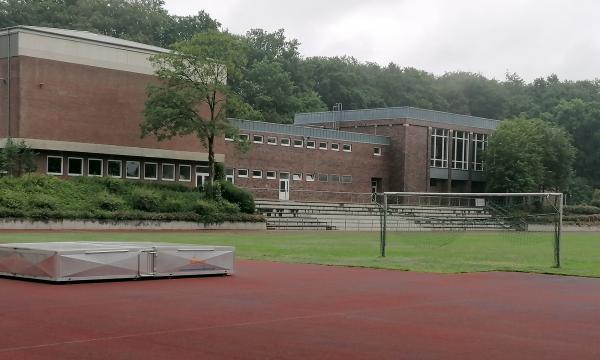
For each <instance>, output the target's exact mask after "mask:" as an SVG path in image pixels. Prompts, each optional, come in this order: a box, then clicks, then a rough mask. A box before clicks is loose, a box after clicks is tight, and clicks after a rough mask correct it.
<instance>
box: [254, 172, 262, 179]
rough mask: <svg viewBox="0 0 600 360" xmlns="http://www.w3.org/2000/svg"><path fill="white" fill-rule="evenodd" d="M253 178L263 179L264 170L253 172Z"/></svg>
mask: <svg viewBox="0 0 600 360" xmlns="http://www.w3.org/2000/svg"><path fill="white" fill-rule="evenodd" d="M252 178H254V179H262V170H252Z"/></svg>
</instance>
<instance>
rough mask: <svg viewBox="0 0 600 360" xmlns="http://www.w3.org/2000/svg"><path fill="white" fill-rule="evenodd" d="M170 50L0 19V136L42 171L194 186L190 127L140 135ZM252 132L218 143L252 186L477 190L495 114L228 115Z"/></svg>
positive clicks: (352, 191) (338, 194) (265, 194)
mask: <svg viewBox="0 0 600 360" xmlns="http://www.w3.org/2000/svg"><path fill="white" fill-rule="evenodd" d="M165 51H167V50H165V49H161V48H157V47H154V46H149V45H145V44H140V43H135V42H131V41H126V40H121V39H116V38H112V37H108V36H103V35H97V34H92V33H88V32H81V31H72V30H63V29H52V28H40V27H29V26H19V27H13V28H8V29H3V30H0V146H2V143H3V142H5V141H6V139H7V138H12V139H17V140H20V139H23V140H24V141H25V142H26V143H27V144H28V145H29V146H31V147H32V148H33V149H35V151H36V152H37V153H38V156H37V162H38V171H39V172H42V173H47V174H51V175H56V176H64V177H71V176H110V177H116V178H125V179H130V180H132V181H170V182H181V183H185V184H189V185H190V186H197V185H199V184H201V183H202V182H203V181H205V179H206V177H207V163H206V161H207V159H208V154H207V152H206V149H204V148H203V147H202V146H201V145H200V143H199V141H198V140H197V139H196V138H194V137H193V136H187V137H181V138H177V139H172V140H169V141H162V142H158V141H156V140H155V139H154V138H152V137H148V138H144V139H142V138H140V128H139V125H140V122H141V121H142V110H143V107H144V102H145V99H146V94H145V89H146V86H147V85H148V84H150V83H152V82H154V81H156V79H155V78H154V77H153V75H152V74H153V68H152V65H151V63H150V62H149V60H148V57H149V56H151V55H153V54H156V53H160V52H165ZM231 121H232V122H233V123H234V124H235V125H236V126H237V127H238V128H239V130H240V131H239V132H240V136H241V137H243V138H247V139H248V140H249V141H250V143H251V148H250V150H249V151H248V152H245V153H242V152H239V151H237V150H236V146H234V142H232V141H228V140H230V139H221V140H220V141H218V143H217V144H216V149H215V151H216V160H217V161H218V162H221V163H224V166H225V168H226V173H227V179H228V180H229V181H233V182H235V183H236V184H237V185H239V186H242V187H245V188H248V189H250V190H251V191H252V192H253V193H255V195H256V196H257V197H259V198H271V199H291V200H321V201H344V202H346V201H348V202H352V201H365V200H368V199H369V198H370V195H369V194H370V193H371V192H373V191H429V190H432V191H433V190H434V191H471V190H472V191H481V190H482V189H483V184H484V183H483V181H484V178H483V172H482V171H481V170H482V166H483V165H482V163H481V159H480V155H481V150H482V149H483V148H484V146H485V142H486V139H487V136H488V135H489V134H490V133H492V132H493V130H494V129H495V128H496V127H497V125H498V121H497V120H491V119H484V118H477V117H471V116H464V115H456V114H449V113H442V112H436V111H431V110H423V109H414V108H407V107H400V108H387V109H367V110H356V111H335V112H322V113H308V114H297V115H296V117H295V119H294V124H293V125H283V124H271V123H263V122H254V121H246V120H237V119H232V120H231Z"/></svg>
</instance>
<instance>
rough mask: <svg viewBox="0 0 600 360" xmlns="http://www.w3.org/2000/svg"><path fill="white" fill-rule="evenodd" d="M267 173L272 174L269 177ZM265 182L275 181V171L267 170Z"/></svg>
mask: <svg viewBox="0 0 600 360" xmlns="http://www.w3.org/2000/svg"><path fill="white" fill-rule="evenodd" d="M269 173H273V175H272V176H269ZM266 175H267V180H275V179H277V171H275V170H267V174H266Z"/></svg>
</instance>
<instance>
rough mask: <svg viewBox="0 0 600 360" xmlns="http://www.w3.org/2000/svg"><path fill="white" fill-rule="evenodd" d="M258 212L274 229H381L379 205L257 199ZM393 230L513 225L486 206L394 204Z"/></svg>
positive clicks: (390, 215) (389, 220) (390, 213)
mask: <svg viewBox="0 0 600 360" xmlns="http://www.w3.org/2000/svg"><path fill="white" fill-rule="evenodd" d="M256 206H257V211H258V212H259V213H261V214H263V215H264V216H265V218H266V219H267V229H272V230H347V231H379V229H380V221H381V216H382V210H381V208H380V207H379V205H377V204H375V203H373V204H356V203H325V202H296V201H276V200H256ZM386 221H387V223H386V225H387V228H388V230H390V231H462V230H478V231H482V230H500V229H509V228H510V226H509V225H507V224H505V223H504V222H503V221H501V220H499V219H497V218H495V217H494V216H492V215H491V214H490V213H489V210H488V209H486V208H483V207H446V206H418V205H391V206H389V209H388V216H387V219H386Z"/></svg>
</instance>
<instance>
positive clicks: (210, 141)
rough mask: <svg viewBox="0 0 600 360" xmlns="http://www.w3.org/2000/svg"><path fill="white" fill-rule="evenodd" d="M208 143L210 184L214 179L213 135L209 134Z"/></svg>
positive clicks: (210, 184)
mask: <svg viewBox="0 0 600 360" xmlns="http://www.w3.org/2000/svg"><path fill="white" fill-rule="evenodd" d="M207 140H208V141H207V144H208V184H209V186H212V184H213V182H214V180H215V149H214V144H215V137H214V135H210V136H209V137H208V139H207Z"/></svg>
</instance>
